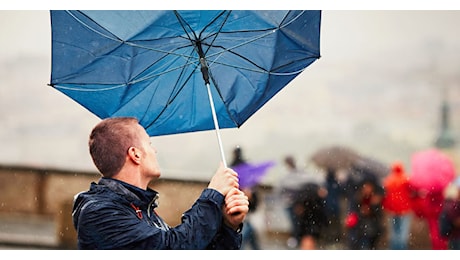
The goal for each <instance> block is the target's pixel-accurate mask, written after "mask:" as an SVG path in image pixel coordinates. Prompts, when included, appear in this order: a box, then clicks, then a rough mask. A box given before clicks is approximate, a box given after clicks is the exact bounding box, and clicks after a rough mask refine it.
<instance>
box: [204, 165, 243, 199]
mask: <svg viewBox="0 0 460 260" xmlns="http://www.w3.org/2000/svg"><path fill="white" fill-rule="evenodd" d="M208 188H210V189H215V190H217V191H218V192H220V193H221V194H222V195H224V196H226V195H227V193H228V192H229V191H230V190H231V189H233V188H236V189H238V188H239V183H238V174H237V173H236V172H235V171H234V170H232V169H230V168H225V167H224V164H223V163H222V162H221V163H220V166H219V168H218V169H217V171H216V173H215V174H214V176H212V179H211V181H210V182H209V185H208Z"/></svg>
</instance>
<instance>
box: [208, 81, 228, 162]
mask: <svg viewBox="0 0 460 260" xmlns="http://www.w3.org/2000/svg"><path fill="white" fill-rule="evenodd" d="M206 88H207V89H208V97H209V104H211V111H212V119H213V120H214V127H215V128H216V134H217V141H218V143H219V148H220V156H221V157H222V162H223V163H224V166H225V167H227V160H225V154H224V147H223V145H222V139H221V138H220V128H219V122H218V121H217V115H216V109H215V108H214V101H213V99H212V94H211V87H210V85H209V83H206Z"/></svg>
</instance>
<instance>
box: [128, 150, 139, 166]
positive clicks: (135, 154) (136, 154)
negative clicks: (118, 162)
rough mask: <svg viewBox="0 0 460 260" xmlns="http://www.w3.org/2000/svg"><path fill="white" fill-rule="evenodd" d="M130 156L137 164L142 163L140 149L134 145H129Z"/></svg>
mask: <svg viewBox="0 0 460 260" xmlns="http://www.w3.org/2000/svg"><path fill="white" fill-rule="evenodd" d="M128 156H129V158H130V159H131V160H132V161H133V162H135V163H137V164H139V163H140V151H139V149H137V148H136V147H133V146H131V147H129V149H128Z"/></svg>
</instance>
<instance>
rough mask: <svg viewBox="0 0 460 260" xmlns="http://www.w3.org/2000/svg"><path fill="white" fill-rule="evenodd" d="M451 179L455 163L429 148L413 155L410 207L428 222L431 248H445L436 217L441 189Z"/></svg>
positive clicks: (440, 204) (442, 196) (439, 206)
mask: <svg viewBox="0 0 460 260" xmlns="http://www.w3.org/2000/svg"><path fill="white" fill-rule="evenodd" d="M454 177H455V169H454V164H453V162H452V161H451V159H450V158H449V157H448V156H447V155H445V154H443V153H442V152H441V151H439V150H436V149H428V150H424V151H420V152H417V153H414V154H413V155H412V174H411V175H410V176H409V184H410V186H411V187H412V189H413V194H412V198H411V204H412V205H411V206H412V209H413V211H414V213H415V214H416V216H418V217H421V218H424V219H426V221H427V223H428V228H429V233H430V239H431V246H432V249H447V240H446V239H445V238H444V237H441V236H440V235H439V225H438V218H439V214H440V213H441V209H442V205H443V201H444V195H443V190H444V189H445V188H446V187H447V185H448V184H449V183H450V182H451V181H452V180H453V179H454Z"/></svg>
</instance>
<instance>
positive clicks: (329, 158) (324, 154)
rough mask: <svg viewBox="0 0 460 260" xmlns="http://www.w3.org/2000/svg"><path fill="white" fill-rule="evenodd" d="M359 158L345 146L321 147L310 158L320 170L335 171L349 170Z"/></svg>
mask: <svg viewBox="0 0 460 260" xmlns="http://www.w3.org/2000/svg"><path fill="white" fill-rule="evenodd" d="M360 158H361V156H360V155H359V154H358V153H357V152H356V151H354V150H353V149H351V148H348V147H345V146H328V147H323V148H321V149H319V150H317V151H316V152H314V153H313V155H312V156H311V160H312V161H313V162H314V163H315V164H316V165H317V166H318V167H320V168H324V169H330V170H333V171H337V170H339V169H347V170H349V169H350V168H351V166H352V165H353V164H354V163H355V162H356V161H357V160H359V159H360Z"/></svg>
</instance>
